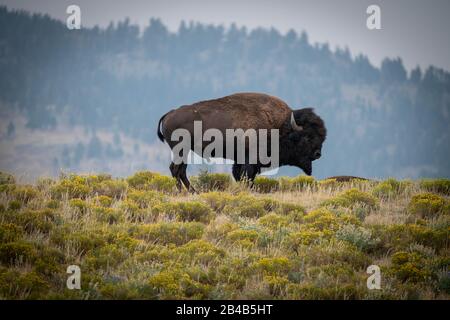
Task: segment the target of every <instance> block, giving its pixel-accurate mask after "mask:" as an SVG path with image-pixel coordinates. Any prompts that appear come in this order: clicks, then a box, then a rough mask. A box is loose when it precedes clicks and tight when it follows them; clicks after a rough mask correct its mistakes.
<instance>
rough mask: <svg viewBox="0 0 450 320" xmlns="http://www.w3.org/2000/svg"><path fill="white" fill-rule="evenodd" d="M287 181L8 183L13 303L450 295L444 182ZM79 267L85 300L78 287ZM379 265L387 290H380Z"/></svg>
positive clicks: (4, 223)
mask: <svg viewBox="0 0 450 320" xmlns="http://www.w3.org/2000/svg"><path fill="white" fill-rule="evenodd" d="M203 178H204V181H207V183H208V184H211V181H210V180H208V176H204V177H203ZM222 178H223V177H222ZM279 181H280V184H279V185H278V186H276V188H275V189H274V190H273V191H272V192H269V193H259V192H255V189H251V188H249V187H248V186H247V185H245V184H238V183H235V182H230V183H229V184H228V185H225V187H224V186H222V187H224V188H225V190H223V191H217V192H209V193H201V194H189V193H187V192H182V193H178V192H176V191H175V188H174V187H175V184H174V182H173V180H172V179H171V178H168V177H164V176H160V175H157V174H153V173H146V172H144V173H138V174H136V175H134V176H133V177H130V178H128V179H124V180H121V179H112V178H111V177H109V176H105V175H99V176H70V175H69V176H64V177H61V179H59V180H57V181H52V180H45V181H40V182H38V183H36V184H35V185H29V186H25V185H18V184H15V183H14V181H13V179H12V180H11V179H10V177H9V178H8V177H7V176H5V175H0V182H1V183H0V264H1V266H0V297H1V298H5V299H53V298H64V299H172V298H175V299H236V298H243V299H385V298H389V299H413V298H419V299H448V298H449V283H450V278H449V273H448V264H449V261H450V256H449V252H450V250H449V230H450V229H449V226H450V218H449V211H450V210H449V208H450V202H449V199H448V194H445V193H440V194H437V193H434V194H430V193H429V191H430V188H431V189H432V190H435V189H433V188H434V186H433V184H432V181H431V182H427V184H426V185H424V184H422V183H421V182H419V181H417V182H416V181H413V182H399V181H395V180H387V181H382V182H373V181H365V182H364V181H353V182H333V181H315V180H312V179H309V178H304V177H296V178H292V179H288V178H282V179H280V180H279ZM263 182H264V181H263ZM445 183H446V182H445V180H440V181H439V185H438V187H436V190H444V191H445V190H447V189H445ZM271 185H274V184H273V181H272V182H271ZM443 186H444V187H443ZM437 188H438V189H437ZM261 190H264V189H261ZM266 190H267V189H266ZM418 194H421V195H423V196H422V197H421V198H418V197H415V196H416V195H418ZM393 257H394V259H393ZM72 264H75V265H79V266H80V268H81V271H82V278H81V279H82V280H81V281H82V289H81V290H69V289H67V288H66V287H65V283H66V280H67V276H68V275H67V274H66V268H67V266H68V265H72ZM371 264H376V265H379V266H380V267H381V271H382V288H381V290H369V289H367V287H366V279H367V277H368V274H366V268H367V267H368V266H369V265H371Z"/></svg>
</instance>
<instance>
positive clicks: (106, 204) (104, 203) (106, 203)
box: [96, 195, 113, 207]
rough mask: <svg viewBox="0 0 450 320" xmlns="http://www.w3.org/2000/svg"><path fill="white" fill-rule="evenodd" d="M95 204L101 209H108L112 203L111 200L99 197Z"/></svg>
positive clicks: (103, 196) (106, 197) (102, 196)
mask: <svg viewBox="0 0 450 320" xmlns="http://www.w3.org/2000/svg"><path fill="white" fill-rule="evenodd" d="M96 202H97V204H98V205H100V206H102V207H110V206H111V205H112V203H113V199H111V197H108V196H105V195H100V196H98V197H97V199H96Z"/></svg>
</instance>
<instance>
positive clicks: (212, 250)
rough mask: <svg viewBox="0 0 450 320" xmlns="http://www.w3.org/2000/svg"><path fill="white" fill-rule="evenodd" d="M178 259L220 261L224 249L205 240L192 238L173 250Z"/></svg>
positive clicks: (209, 262) (202, 261) (207, 261)
mask: <svg viewBox="0 0 450 320" xmlns="http://www.w3.org/2000/svg"><path fill="white" fill-rule="evenodd" d="M174 251H175V252H174V254H175V256H176V257H177V259H178V260H180V261H183V262H185V263H195V264H197V263H201V264H205V265H206V264H212V263H216V262H217V263H220V260H221V259H222V258H224V257H225V251H224V250H223V249H220V248H218V247H216V246H215V245H213V244H212V243H210V242H207V241H205V240H192V241H190V242H188V243H186V244H184V245H182V246H181V247H177V248H176V249H175V250H174Z"/></svg>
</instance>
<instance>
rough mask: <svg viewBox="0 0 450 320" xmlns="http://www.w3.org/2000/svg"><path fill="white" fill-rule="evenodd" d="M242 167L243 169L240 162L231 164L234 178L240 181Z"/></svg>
mask: <svg viewBox="0 0 450 320" xmlns="http://www.w3.org/2000/svg"><path fill="white" fill-rule="evenodd" d="M242 169H243V166H242V164H237V163H235V164H233V169H232V173H233V177H234V180H236V181H241V179H242V175H243V172H242Z"/></svg>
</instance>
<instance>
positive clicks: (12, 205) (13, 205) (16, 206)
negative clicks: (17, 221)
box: [8, 200, 22, 211]
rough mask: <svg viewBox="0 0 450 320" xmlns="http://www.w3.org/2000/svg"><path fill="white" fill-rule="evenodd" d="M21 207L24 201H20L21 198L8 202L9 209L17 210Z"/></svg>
mask: <svg viewBox="0 0 450 320" xmlns="http://www.w3.org/2000/svg"><path fill="white" fill-rule="evenodd" d="M20 208H22V202H20V201H19V200H12V201H10V202H9V204H8V209H9V210H12V211H17V210H19V209H20Z"/></svg>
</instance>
